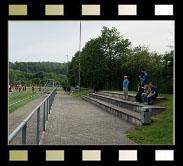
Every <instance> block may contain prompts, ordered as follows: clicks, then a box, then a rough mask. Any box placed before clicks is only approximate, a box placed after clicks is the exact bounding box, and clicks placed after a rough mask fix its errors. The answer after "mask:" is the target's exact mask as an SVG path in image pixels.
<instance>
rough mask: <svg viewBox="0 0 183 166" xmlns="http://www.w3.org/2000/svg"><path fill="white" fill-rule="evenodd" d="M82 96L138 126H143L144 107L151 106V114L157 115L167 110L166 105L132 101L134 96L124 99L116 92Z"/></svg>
mask: <svg viewBox="0 0 183 166" xmlns="http://www.w3.org/2000/svg"><path fill="white" fill-rule="evenodd" d="M81 97H82V98H83V99H84V100H87V101H89V102H91V103H93V104H95V105H97V106H99V107H101V108H103V109H104V110H107V111H108V112H112V113H114V114H115V115H117V116H119V117H121V118H122V119H124V120H127V121H129V122H130V123H133V124H135V125H137V126H142V119H141V118H142V117H141V114H142V112H143V107H146V108H150V109H151V115H156V114H158V113H160V112H162V111H164V110H166V107H160V106H156V105H145V104H141V103H136V102H134V101H132V98H131V99H130V98H129V100H123V99H122V97H123V94H121V93H115V92H114V93H113V92H97V93H90V94H89V95H83V96H81ZM163 100H164V99H163Z"/></svg>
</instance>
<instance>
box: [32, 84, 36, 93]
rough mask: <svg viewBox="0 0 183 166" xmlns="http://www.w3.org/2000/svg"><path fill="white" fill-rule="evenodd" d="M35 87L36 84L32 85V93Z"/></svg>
mask: <svg viewBox="0 0 183 166" xmlns="http://www.w3.org/2000/svg"><path fill="white" fill-rule="evenodd" d="M34 88H35V87H34V85H32V93H34Z"/></svg>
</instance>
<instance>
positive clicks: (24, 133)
mask: <svg viewBox="0 0 183 166" xmlns="http://www.w3.org/2000/svg"><path fill="white" fill-rule="evenodd" d="M26 128H27V124H25V126H24V127H23V128H22V144H24V145H25V144H26Z"/></svg>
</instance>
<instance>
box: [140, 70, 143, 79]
mask: <svg viewBox="0 0 183 166" xmlns="http://www.w3.org/2000/svg"><path fill="white" fill-rule="evenodd" d="M139 76H140V77H141V78H143V76H144V71H143V70H142V69H140V70H139Z"/></svg>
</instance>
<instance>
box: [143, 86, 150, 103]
mask: <svg viewBox="0 0 183 166" xmlns="http://www.w3.org/2000/svg"><path fill="white" fill-rule="evenodd" d="M150 91H151V88H150V86H149V85H148V84H147V85H145V86H144V92H143V93H142V101H143V103H145V99H144V98H145V97H146V96H148V95H149V93H150Z"/></svg>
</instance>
